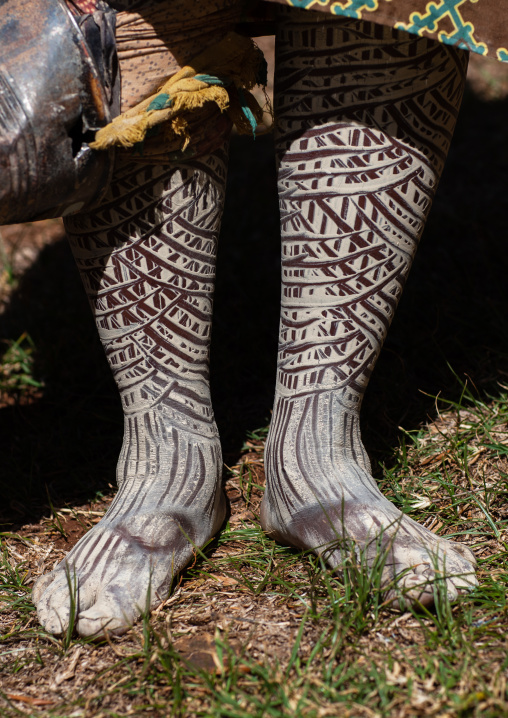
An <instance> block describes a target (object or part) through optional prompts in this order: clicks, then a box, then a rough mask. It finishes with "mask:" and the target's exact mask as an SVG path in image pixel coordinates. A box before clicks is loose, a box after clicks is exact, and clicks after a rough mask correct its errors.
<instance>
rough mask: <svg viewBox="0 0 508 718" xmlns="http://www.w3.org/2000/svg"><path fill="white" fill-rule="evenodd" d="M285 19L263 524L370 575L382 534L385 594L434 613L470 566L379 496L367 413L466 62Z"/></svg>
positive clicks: (349, 30) (450, 53)
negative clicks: (275, 318) (345, 542)
mask: <svg viewBox="0 0 508 718" xmlns="http://www.w3.org/2000/svg"><path fill="white" fill-rule="evenodd" d="M286 17H287V21H286V22H285V23H284V24H283V25H281V30H280V33H279V36H278V38H277V48H278V54H277V66H276V87H275V92H276V99H275V101H276V108H275V109H276V120H277V124H276V127H277V151H278V157H279V197H280V207H281V225H282V306H281V320H280V339H279V358H278V375H277V386H276V398H275V405H274V412H273V419H272V425H271V428H270V434H269V437H268V442H267V447H266V458H265V465H266V470H267V489H266V494H265V498H264V503H263V507H262V522H263V525H264V527H265V529H266V530H268V531H269V532H270V533H271V534H272V535H273V536H275V537H277V538H279V539H280V540H282V541H285V542H287V543H289V544H293V545H297V546H300V547H303V548H306V549H314V550H317V551H318V552H320V553H324V552H328V561H329V563H330V564H331V565H338V564H339V563H340V561H341V559H342V557H343V552H341V551H340V549H339V548H337V549H336V550H332V549H331V548H330V547H331V546H332V545H333V544H335V545H336V546H337V547H338V546H339V544H340V542H341V540H342V539H343V538H347V539H351V540H352V541H353V542H354V543H355V545H356V547H357V550H364V551H366V554H367V560H368V561H369V562H371V563H372V562H373V561H374V554H375V553H376V552H378V550H379V540H378V538H379V536H380V534H381V535H382V536H383V539H382V541H381V543H382V545H384V547H385V548H387V557H386V567H385V572H384V578H383V581H384V584H385V586H386V587H387V588H388V587H389V586H390V585H393V579H394V578H395V577H396V576H398V575H399V574H401V573H403V574H404V576H403V578H402V579H401V581H400V588H401V589H403V590H404V592H405V594H406V600H413V599H418V600H421V601H423V602H425V603H427V604H430V603H432V600H433V598H432V582H433V580H434V578H435V575H436V570H438V571H441V572H446V575H447V576H448V581H447V585H448V591H449V594H450V596H452V597H454V596H456V595H457V590H458V589H461V588H464V587H467V586H469V585H471V584H472V583H474V581H475V579H474V578H473V575H472V570H473V568H472V567H473V562H474V559H473V557H472V555H471V553H470V552H469V551H468V550H467V549H465V548H464V547H461V546H460V545H457V544H452V543H451V542H449V541H446V540H443V539H439V538H438V537H436V536H434V535H433V534H431V533H430V532H428V531H426V530H425V529H424V528H423V527H421V526H419V525H418V524H417V523H415V522H414V521H412V520H410V519H409V518H407V517H405V516H403V515H402V514H401V512H400V511H398V510H397V509H396V508H395V506H393V505H392V504H391V503H390V502H389V501H388V500H387V499H385V498H384V497H383V495H382V494H381V493H380V491H379V489H378V488H377V485H376V483H375V481H374V479H373V478H372V477H371V474H370V466H369V460H368V457H367V454H366V452H365V449H364V447H363V444H362V440H361V436H360V426H359V411H360V406H361V402H362V398H363V394H364V391H365V389H366V386H367V383H368V380H369V377H370V374H371V372H372V370H373V368H374V365H375V363H376V360H377V357H378V355H379V352H380V350H381V347H382V344H383V341H384V339H385V336H386V332H387V330H388V327H389V324H390V322H391V320H392V317H393V314H394V312H395V309H396V306H397V303H398V300H399V298H400V295H401V292H402V289H403V286H404V282H405V280H406V277H407V274H408V272H409V269H410V267H411V262H412V259H413V256H414V253H415V251H416V247H417V244H418V240H419V238H420V235H421V232H422V230H423V227H424V223H425V219H426V217H427V214H428V212H429V209H430V206H431V204H432V199H433V196H434V193H435V190H436V186H437V183H438V180H439V176H440V173H441V170H442V167H443V164H444V160H445V158H446V154H447V151H448V146H449V143H450V140H451V136H452V134H453V130H454V126H455V120H456V116H457V113H458V109H459V106H460V101H461V97H462V92H463V87H464V78H465V69H466V56H465V54H464V53H460V52H457V51H454V50H453V49H451V48H448V47H445V46H443V45H440V44H439V43H437V42H434V41H430V40H427V39H420V38H415V37H414V36H411V35H408V34H407V33H404V32H398V31H395V30H392V29H390V28H385V27H382V26H380V25H375V24H372V23H366V22H361V21H356V20H345V19H339V20H337V19H334V18H330V19H327V20H326V21H324V20H323V17H322V15H321V14H320V13H308V12H305V13H291V11H290V12H289V13H287V15H286ZM376 537H378V538H377V539H376ZM390 582H392V584H391V583H390ZM390 595H395V593H393V592H392V593H391V594H390Z"/></svg>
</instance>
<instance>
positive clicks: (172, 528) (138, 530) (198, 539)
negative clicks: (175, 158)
mask: <svg viewBox="0 0 508 718" xmlns="http://www.w3.org/2000/svg"><path fill="white" fill-rule="evenodd" d="M225 175H226V153H225V151H223V150H220V151H217V152H216V153H214V154H213V155H210V156H208V157H204V158H201V159H200V160H196V161H195V162H194V163H193V164H190V165H188V166H181V167H176V168H171V167H169V166H164V167H162V166H157V165H151V166H150V165H144V164H136V163H132V162H131V163H128V162H120V164H119V166H118V167H117V169H116V175H115V178H114V181H113V183H112V185H111V188H110V190H109V193H108V196H107V198H106V200H105V201H104V203H103V204H102V206H101V207H100V209H98V210H96V211H94V212H92V213H90V214H87V215H79V216H76V217H74V218H71V219H69V220H67V223H66V225H67V230H68V234H69V237H70V241H71V246H72V249H73V252H74V255H75V258H76V261H77V264H78V267H79V270H80V273H81V277H82V280H83V283H84V285H85V289H86V291H87V294H88V298H89V301H90V303H91V306H92V309H93V311H94V314H95V318H96V323H97V327H98V330H99V334H100V337H101V340H102V343H103V346H104V350H105V352H106V356H107V358H108V361H109V364H110V366H111V369H112V371H113V374H114V377H115V379H116V382H117V385H118V388H119V391H120V396H121V400H122V405H123V410H124V416H125V433H124V442H123V447H122V451H121V455H120V460H119V463H118V483H119V487H120V488H119V492H118V494H117V496H116V498H115V499H114V501H113V503H112V505H111V507H110V508H109V510H108V512H107V514H106V516H105V517H104V518H103V519H102V520H101V521H100V523H99V524H98V525H97V526H96V527H94V528H93V529H92V530H91V531H90V532H89V533H88V534H86V535H85V536H84V537H83V538H82V539H81V540H80V541H79V543H78V544H77V545H76V546H75V547H74V549H73V550H72V551H71V552H70V553H69V555H68V556H67V557H66V559H65V560H64V561H63V562H62V563H61V564H60V565H59V566H58V567H57V568H56V569H55V570H54V571H53V572H52V573H51V574H49V575H47V576H44V577H43V578H42V579H40V581H39V583H38V584H37V586H36V587H35V590H34V600H35V602H36V603H37V607H38V613H39V617H40V620H41V622H42V624H43V625H44V626H45V627H46V628H47V629H48V630H49V631H51V632H54V633H59V632H61V631H63V630H65V628H66V626H67V624H68V621H69V610H70V600H69V590H68V577H67V574H68V573H69V572H70V575H71V577H74V576H75V579H76V586H77V624H76V626H77V630H78V632H79V633H80V634H82V635H100V634H101V633H103V632H104V631H105V630H109V631H111V632H121V631H123V630H125V629H126V628H127V627H128V626H129V625H130V623H132V621H133V620H134V619H135V618H136V617H137V616H138V615H139V613H140V612H141V611H143V610H145V609H146V608H147V607H149V608H153V607H154V606H156V605H158V604H159V603H160V602H161V601H163V600H164V599H165V598H166V597H167V595H168V592H169V589H170V586H171V582H172V580H173V577H174V576H175V575H176V574H177V573H178V571H180V570H181V569H182V568H183V567H184V566H185V565H186V564H187V563H188V562H189V560H190V559H191V558H192V555H193V551H194V546H202V545H203V544H204V543H205V542H206V541H208V540H209V539H210V537H211V536H213V534H214V533H215V532H216V531H217V529H218V528H219V527H220V525H221V523H222V521H223V519H224V513H225V506H224V497H223V492H222V487H221V475H222V457H221V449H220V443H219V437H218V433H217V428H216V425H215V421H214V417H213V412H212V407H211V400H210V391H209V383H208V358H209V345H210V332H211V316H212V299H213V287H214V278H215V257H216V249H217V238H218V231H219V223H220V216H221V212H222V205H223V195H224V185H225ZM147 601H148V606H147Z"/></svg>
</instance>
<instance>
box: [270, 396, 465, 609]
mask: <svg viewBox="0 0 508 718" xmlns="http://www.w3.org/2000/svg"><path fill="white" fill-rule="evenodd" d="M275 407H276V410H275V412H274V418H273V420H272V426H271V429H270V434H269V437H268V441H267V445H266V451H265V456H266V458H265V463H266V469H267V489H266V493H265V496H264V499H263V504H262V508H261V523H262V526H263V528H264V529H265V531H267V533H268V534H269V535H271V536H272V537H273V538H275V539H277V540H279V541H281V542H282V543H286V544H289V545H292V546H296V547H298V548H302V549H306V550H312V551H314V552H315V553H317V554H320V555H322V556H323V557H324V558H325V559H326V561H327V563H328V564H329V565H330V566H331V567H332V568H335V567H340V566H341V563H342V562H343V560H344V558H345V557H346V556H348V555H350V551H351V547H353V550H354V553H355V554H356V558H357V560H358V563H359V565H360V564H361V565H363V566H364V567H365V569H366V570H369V568H370V567H372V566H373V565H374V564H375V562H376V561H377V562H379V561H381V562H384V567H383V571H382V578H381V588H382V589H384V590H385V599H386V600H388V601H393V603H394V605H396V604H397V603H398V604H399V606H400V608H401V609H404V608H407V607H408V606H409V605H411V604H418V603H419V604H422V605H425V606H427V607H430V606H432V605H433V604H434V595H435V591H434V586H435V584H436V581H437V580H438V579H442V580H445V581H446V590H447V593H448V597H449V598H450V600H455V599H456V598H457V596H458V595H459V593H461V592H464V591H469V590H472V588H474V586H476V585H477V579H476V577H475V575H474V567H475V565H476V560H475V558H474V556H473V554H472V553H471V551H470V550H469V549H468V548H466V547H465V546H462V545H461V544H458V543H454V542H451V541H448V540H447V539H444V538H440V537H439V536H436V535H435V534H433V533H431V532H430V531H428V530H427V529H425V528H423V526H420V525H419V524H418V523H416V521H413V520H412V519H410V518H409V517H408V516H405V515H404V514H402V513H401V511H399V510H398V509H397V508H396V507H395V506H394V505H393V504H392V503H391V502H390V501H388V499H386V498H385V497H384V496H383V495H382V494H381V492H380V491H379V489H378V487H377V485H376V483H375V482H374V479H373V478H372V477H371V476H370V473H369V466H368V459H367V458H366V454H365V451H364V449H363V446H362V444H361V440H360V432H359V427H358V419H357V417H356V416H355V415H354V414H353V413H348V412H347V411H345V410H344V407H343V406H341V404H340V401H339V400H338V397H337V395H336V393H334V392H323V393H317V394H314V395H307V396H304V397H299V398H294V399H288V398H285V399H278V400H277V401H276V404H275ZM378 565H379V563H378Z"/></svg>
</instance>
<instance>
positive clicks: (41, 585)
mask: <svg viewBox="0 0 508 718" xmlns="http://www.w3.org/2000/svg"><path fill="white" fill-rule="evenodd" d="M54 579H55V574H54V572H53V571H52V572H51V573H46V574H44V576H40V577H39V578H38V579H37V581H36V582H35V584H34V586H33V588H32V601H33V602H34V603H35V604H37V603H38V602H39V600H40V598H41V596H42V594H43V593H44V591H45V590H46V589H47V588H48V586H49V585H50V584H51V583H52V582H53V581H54Z"/></svg>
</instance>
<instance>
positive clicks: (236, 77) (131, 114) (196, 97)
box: [90, 33, 263, 150]
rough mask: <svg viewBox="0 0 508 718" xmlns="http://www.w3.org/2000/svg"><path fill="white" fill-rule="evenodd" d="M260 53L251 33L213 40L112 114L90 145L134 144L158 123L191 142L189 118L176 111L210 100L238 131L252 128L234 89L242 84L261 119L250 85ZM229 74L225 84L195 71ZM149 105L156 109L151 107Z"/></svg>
mask: <svg viewBox="0 0 508 718" xmlns="http://www.w3.org/2000/svg"><path fill="white" fill-rule="evenodd" d="M261 58H262V55H261V54H260V51H259V50H258V49H257V48H256V46H255V45H254V44H253V43H252V41H251V40H250V39H249V38H246V37H242V36H241V35H237V34H236V33H229V34H228V35H226V36H225V37H224V39H223V40H222V41H221V42H220V43H218V44H217V45H215V46H213V47H211V48H208V49H207V50H205V51H204V52H203V53H201V54H200V55H198V56H197V57H196V58H194V61H193V62H192V63H191V64H190V65H187V66H186V67H182V68H181V70H179V71H178V72H177V73H176V74H175V75H172V76H171V77H170V78H168V80H166V82H164V84H163V85H162V86H161V87H160V88H159V91H158V92H157V93H156V94H155V95H152V96H151V97H148V98H146V99H145V100H143V101H142V102H140V103H139V104H138V105H136V106H135V107H132V108H131V109H130V110H127V111H126V112H124V113H123V114H121V115H119V116H118V117H116V118H115V119H114V120H113V121H112V122H110V123H109V125H106V127H103V128H102V129H100V130H99V131H98V132H97V133H96V135H95V140H94V142H91V143H90V147H91V148H92V149H95V150H105V149H107V148H109V147H112V146H113V145H116V146H119V147H125V148H129V147H133V146H134V145H135V144H137V143H139V142H143V140H144V139H145V137H146V133H147V132H148V131H149V130H150V129H152V128H153V127H156V126H157V125H160V124H163V123H168V128H167V132H166V133H165V134H166V136H172V137H174V136H175V135H181V136H182V138H183V148H182V149H185V148H186V147H187V146H188V144H189V143H190V141H191V138H190V136H189V134H188V129H187V128H188V123H187V121H186V120H185V119H184V118H180V117H179V115H181V114H182V113H186V112H192V111H195V110H198V109H199V108H201V107H203V105H204V104H205V103H206V102H214V103H215V104H216V105H217V106H218V108H219V109H220V111H221V112H224V111H226V110H227V111H228V114H229V116H230V118H231V119H232V121H233V122H234V124H235V125H236V126H237V128H238V130H239V132H242V133H249V132H252V127H251V125H250V123H249V121H248V120H247V118H246V117H245V115H244V114H243V112H242V105H241V103H240V100H239V97H238V92H237V88H238V89H240V88H244V91H243V96H244V98H245V102H246V104H247V106H248V107H249V109H250V110H251V112H252V114H253V116H254V117H255V119H256V121H257V122H258V123H259V122H260V121H261V118H262V116H263V110H262V109H261V108H260V107H259V105H258V103H257V101H256V100H255V98H254V97H253V96H252V95H251V94H250V93H249V92H248V90H249V89H250V88H252V87H254V85H255V84H256V74H257V71H258V67H259V63H260V60H261ZM203 74H206V75H207V76H212V77H224V78H227V81H228V83H229V84H228V85H227V86H224V85H220V84H210V83H208V82H206V81H204V80H203V79H199V78H196V75H198V76H199V75H203ZM152 105H155V107H154V108H152V109H149V108H150V107H151V106H152Z"/></svg>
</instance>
